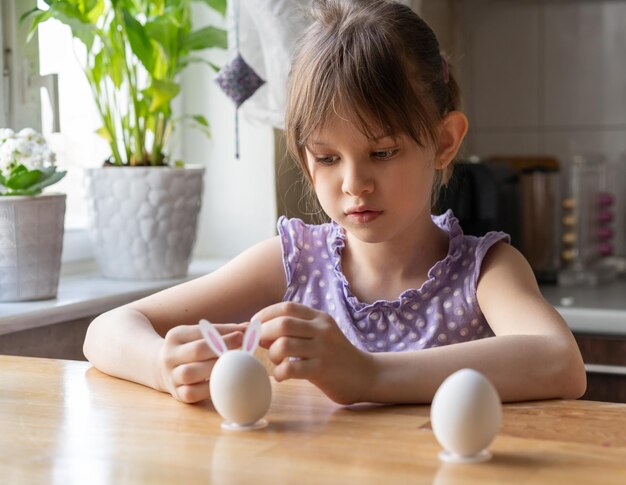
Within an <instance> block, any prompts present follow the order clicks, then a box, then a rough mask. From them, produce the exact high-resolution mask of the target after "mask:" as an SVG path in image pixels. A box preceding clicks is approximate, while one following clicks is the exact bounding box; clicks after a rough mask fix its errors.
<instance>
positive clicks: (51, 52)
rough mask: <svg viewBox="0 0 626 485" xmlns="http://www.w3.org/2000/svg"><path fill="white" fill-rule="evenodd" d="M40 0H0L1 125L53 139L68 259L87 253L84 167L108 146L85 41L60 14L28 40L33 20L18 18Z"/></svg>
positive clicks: (99, 161) (41, 4) (41, 3)
mask: <svg viewBox="0 0 626 485" xmlns="http://www.w3.org/2000/svg"><path fill="white" fill-rule="evenodd" d="M35 5H37V6H39V7H40V8H45V7H46V4H45V2H44V1H43V0H0V19H1V22H0V44H1V46H2V53H3V55H2V62H1V63H0V66H1V67H2V77H1V78H0V126H8V127H11V128H13V129H21V128H24V127H26V126H30V127H32V128H34V129H36V130H39V131H41V132H42V133H43V135H44V137H45V138H46V139H47V140H48V143H49V144H50V146H51V148H52V149H53V151H54V152H55V153H56V155H57V165H58V166H59V168H60V169H63V170H67V175H66V176H65V178H64V179H63V180H62V181H61V182H59V183H57V184H56V185H54V187H53V188H52V190H57V191H59V192H64V193H66V194H67V208H66V215H65V229H66V234H65V241H64V249H63V261H64V262H68V261H76V260H82V259H88V258H91V257H92V252H91V248H90V245H89V241H88V237H87V231H86V226H87V214H86V207H85V203H84V192H83V170H84V168H87V167H94V166H99V165H101V164H102V162H103V161H104V159H105V157H106V156H107V153H108V149H107V145H106V142H105V141H104V140H103V139H101V138H100V137H99V136H98V135H96V134H95V131H96V130H97V129H98V128H99V127H100V124H99V119H98V114H97V111H96V109H95V106H94V104H93V101H92V97H91V91H90V88H89V85H88V83H87V81H86V80H85V79H84V74H83V71H82V68H81V64H80V59H81V56H83V55H84V47H83V46H82V44H80V43H78V42H74V41H73V39H72V36H71V33H70V30H69V28H68V27H67V26H65V25H63V24H61V23H60V22H58V21H56V20H49V21H47V22H45V23H43V24H41V25H40V27H39V29H38V32H37V36H35V37H34V38H33V39H31V41H30V42H26V34H27V31H28V23H27V22H26V23H25V24H22V25H20V24H19V23H18V19H19V17H20V16H21V15H22V13H23V12H26V11H28V10H30V9H32V8H33V7H34V6H35ZM59 128H60V131H59Z"/></svg>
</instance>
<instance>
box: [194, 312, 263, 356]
mask: <svg viewBox="0 0 626 485" xmlns="http://www.w3.org/2000/svg"><path fill="white" fill-rule="evenodd" d="M198 325H200V332H201V333H202V336H203V337H204V340H206V342H207V343H208V344H209V347H211V350H213V352H215V355H217V356H221V355H223V354H225V353H226V352H228V347H226V342H224V339H223V338H222V336H221V335H220V333H219V332H218V331H217V329H216V328H215V327H214V326H213V324H212V323H211V322H209V321H208V320H204V319H202V320H200V321H199V322H198ZM260 339H261V322H260V321H258V320H255V321H254V322H251V323H250V325H249V326H248V328H247V329H246V333H245V334H244V336H243V351H244V352H247V353H248V354H251V355H252V354H254V351H255V350H256V348H257V347H258V345H259V340H260Z"/></svg>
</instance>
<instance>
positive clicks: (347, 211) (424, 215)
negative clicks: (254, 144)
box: [306, 116, 435, 242]
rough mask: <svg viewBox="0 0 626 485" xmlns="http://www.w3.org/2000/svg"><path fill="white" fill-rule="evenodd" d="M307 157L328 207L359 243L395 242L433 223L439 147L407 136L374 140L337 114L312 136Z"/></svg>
mask: <svg viewBox="0 0 626 485" xmlns="http://www.w3.org/2000/svg"><path fill="white" fill-rule="evenodd" d="M306 156H307V168H308V170H309V174H310V176H311V181H312V183H313V188H314V190H315V193H316V195H317V198H318V200H319V202H320V204H321V206H322V208H323V209H324V211H325V212H326V213H327V214H328V215H329V216H330V217H331V218H332V219H333V220H334V221H336V222H337V223H338V224H340V225H341V226H342V227H343V228H345V229H346V231H347V232H348V233H350V234H353V235H354V236H355V237H356V238H358V239H359V240H362V241H365V242H383V241H389V240H393V239H395V238H396V237H402V235H403V234H407V235H408V234H415V231H416V230H419V228H420V227H424V226H423V225H422V224H424V223H426V222H425V221H428V222H427V223H430V200H431V188H432V185H433V177H434V164H433V160H434V156H435V150H434V149H433V148H422V147H420V146H419V145H418V144H417V143H416V142H415V141H414V140H413V139H412V138H410V137H409V136H408V135H405V134H399V135H396V136H394V137H391V136H381V137H380V138H378V139H375V140H371V139H369V138H368V137H367V136H365V135H364V134H363V133H361V132H360V131H359V130H358V128H357V127H356V126H355V125H354V124H352V123H351V122H350V121H348V120H346V119H344V118H341V117H339V116H334V117H333V118H332V119H331V120H329V122H328V123H326V124H325V125H324V126H323V127H322V128H320V129H319V130H317V131H316V132H315V134H314V135H313V136H312V137H311V139H310V140H309V142H308V143H307V145H306Z"/></svg>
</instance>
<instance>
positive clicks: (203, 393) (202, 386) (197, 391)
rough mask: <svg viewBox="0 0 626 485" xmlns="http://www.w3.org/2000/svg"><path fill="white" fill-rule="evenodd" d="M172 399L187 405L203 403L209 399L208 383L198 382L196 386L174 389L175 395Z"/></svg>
mask: <svg viewBox="0 0 626 485" xmlns="http://www.w3.org/2000/svg"><path fill="white" fill-rule="evenodd" d="M174 397H175V398H176V399H178V400H179V401H182V402H185V403H188V404H191V403H194V402H200V401H204V400H206V399H209V398H210V397H211V391H210V390H209V383H208V382H200V383H198V384H191V385H183V386H179V387H177V388H176V395H175V396H174Z"/></svg>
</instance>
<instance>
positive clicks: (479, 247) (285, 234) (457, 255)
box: [278, 211, 509, 352]
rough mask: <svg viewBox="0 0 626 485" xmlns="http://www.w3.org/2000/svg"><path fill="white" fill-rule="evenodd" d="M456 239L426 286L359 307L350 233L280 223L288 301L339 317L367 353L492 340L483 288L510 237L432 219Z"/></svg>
mask: <svg viewBox="0 0 626 485" xmlns="http://www.w3.org/2000/svg"><path fill="white" fill-rule="evenodd" d="M432 217H433V221H434V222H435V224H437V226H439V227H440V228H442V229H443V230H445V231H446V232H447V233H448V234H449V235H450V244H449V247H448V255H447V256H446V257H445V258H444V259H443V260H441V261H438V262H437V263H435V265H434V266H433V267H432V268H431V269H430V270H429V272H428V280H427V281H425V282H424V284H422V286H421V287H420V288H411V289H408V290H405V291H404V292H403V293H402V294H401V295H400V296H399V298H398V299H397V300H393V301H388V300H377V301H375V302H374V303H363V302H361V301H359V299H358V298H357V297H355V296H354V295H353V294H352V292H351V291H350V286H349V284H348V281H347V280H346V277H345V276H344V274H343V273H342V270H341V251H342V249H343V248H344V246H345V233H344V231H343V229H342V228H341V227H340V226H339V225H337V224H336V223H334V222H330V223H328V224H321V225H308V224H305V223H304V222H302V221H301V220H300V219H287V218H285V217H281V218H280V219H279V221H278V232H279V234H280V238H281V242H282V251H283V264H284V267H285V272H286V275H287V292H286V293H285V296H284V297H283V300H284V301H294V302H299V303H303V304H305V305H307V306H309V307H311V308H314V309H316V310H322V311H324V312H326V313H328V314H329V315H330V316H332V317H333V318H334V319H335V321H336V322H337V325H338V326H339V328H340V329H341V331H342V332H343V333H344V334H345V335H346V337H347V338H348V339H349V340H350V342H352V344H353V345H354V346H356V347H357V348H359V349H361V350H366V351H370V352H395V351H404V350H418V349H425V348H430V347H437V346H442V345H448V344H453V343H458V342H467V341H470V340H476V339H479V338H484V337H492V336H493V335H494V333H493V331H492V330H491V328H490V327H489V325H488V324H487V321H486V320H485V317H484V316H483V314H482V312H481V310H480V308H479V306H478V302H477V301H476V283H477V281H478V276H479V274H480V266H481V263H482V260H483V258H484V257H485V254H486V253H487V251H488V250H489V248H490V247H491V246H493V245H494V244H495V243H496V242H498V241H506V242H509V236H508V235H506V234H505V233H503V232H490V233H487V234H486V235H485V236H483V237H475V236H466V235H464V234H463V231H462V229H461V226H460V225H459V222H458V220H457V219H456V218H455V217H454V215H453V214H452V212H451V211H448V212H446V213H445V214H442V215H440V216H432Z"/></svg>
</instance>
